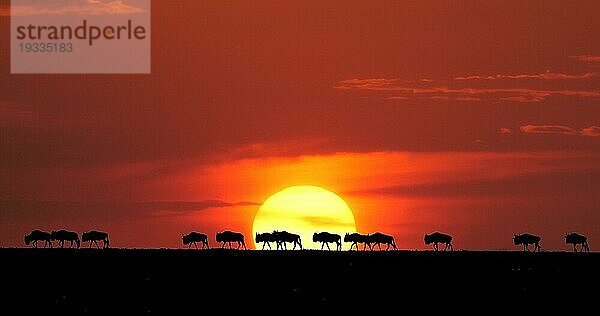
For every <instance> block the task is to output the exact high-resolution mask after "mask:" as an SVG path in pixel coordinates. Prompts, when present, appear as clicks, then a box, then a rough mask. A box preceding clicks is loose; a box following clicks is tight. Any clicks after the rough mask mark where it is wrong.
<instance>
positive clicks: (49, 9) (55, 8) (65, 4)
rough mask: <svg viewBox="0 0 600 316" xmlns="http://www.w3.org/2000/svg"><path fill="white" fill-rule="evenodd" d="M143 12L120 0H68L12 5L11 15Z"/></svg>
mask: <svg viewBox="0 0 600 316" xmlns="http://www.w3.org/2000/svg"><path fill="white" fill-rule="evenodd" d="M142 12H145V10H144V9H142V8H138V7H135V6H132V5H128V4H126V3H125V2H123V1H121V0H115V1H108V2H103V1H101V0H69V1H61V3H60V5H57V4H56V2H52V3H48V2H43V1H41V2H38V3H36V4H35V5H30V6H18V5H17V6H12V7H11V10H10V14H11V15H13V16H29V15H73V14H76V15H116V14H135V13H142Z"/></svg>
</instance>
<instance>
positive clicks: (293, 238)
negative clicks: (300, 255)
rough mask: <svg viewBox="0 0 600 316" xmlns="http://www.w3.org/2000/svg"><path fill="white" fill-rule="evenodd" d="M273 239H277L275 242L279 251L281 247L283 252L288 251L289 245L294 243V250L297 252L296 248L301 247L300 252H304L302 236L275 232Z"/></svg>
mask: <svg viewBox="0 0 600 316" xmlns="http://www.w3.org/2000/svg"><path fill="white" fill-rule="evenodd" d="M273 237H275V242H277V249H279V248H280V247H281V249H282V250H287V243H288V242H291V243H294V248H293V249H292V250H296V246H300V250H302V239H300V235H296V234H292V233H288V232H286V231H285V230H284V231H277V230H276V231H274V232H273Z"/></svg>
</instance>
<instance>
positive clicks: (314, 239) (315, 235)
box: [313, 233, 319, 242]
mask: <svg viewBox="0 0 600 316" xmlns="http://www.w3.org/2000/svg"><path fill="white" fill-rule="evenodd" d="M317 239H319V234H318V233H313V242H317Z"/></svg>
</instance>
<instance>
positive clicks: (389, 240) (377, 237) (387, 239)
mask: <svg viewBox="0 0 600 316" xmlns="http://www.w3.org/2000/svg"><path fill="white" fill-rule="evenodd" d="M367 241H368V243H369V245H370V247H369V248H371V250H373V249H374V248H375V245H377V247H379V250H381V244H386V245H387V247H386V248H385V250H389V249H390V246H392V247H394V249H396V250H398V248H396V243H395V242H394V237H392V236H390V235H386V234H382V233H380V232H377V233H374V234H370V235H367ZM371 244H373V245H372V246H371Z"/></svg>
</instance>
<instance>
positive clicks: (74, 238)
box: [50, 229, 81, 248]
mask: <svg viewBox="0 0 600 316" xmlns="http://www.w3.org/2000/svg"><path fill="white" fill-rule="evenodd" d="M50 237H51V238H52V240H58V245H59V246H60V248H64V246H65V241H68V242H69V243H70V244H69V248H71V247H73V242H75V243H76V244H77V248H79V247H80V246H81V243H80V241H79V235H78V234H77V233H76V232H70V231H66V230H64V229H61V230H59V231H52V233H50Z"/></svg>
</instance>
